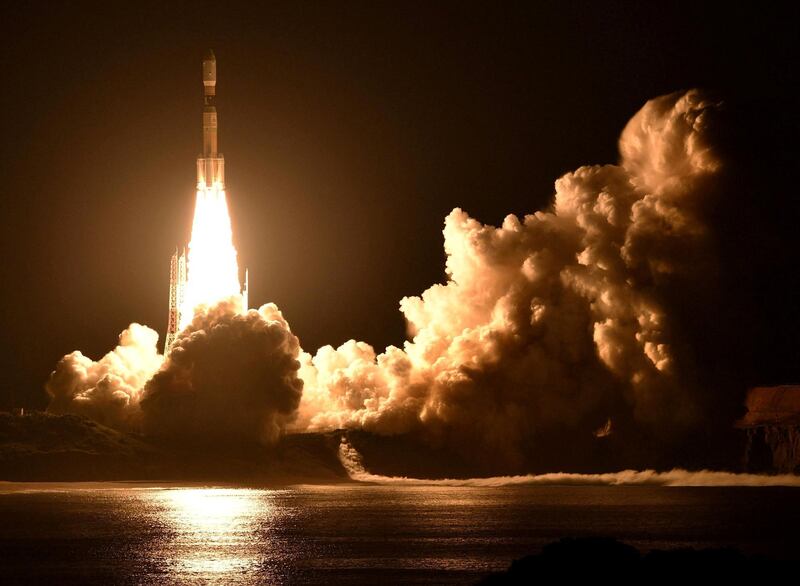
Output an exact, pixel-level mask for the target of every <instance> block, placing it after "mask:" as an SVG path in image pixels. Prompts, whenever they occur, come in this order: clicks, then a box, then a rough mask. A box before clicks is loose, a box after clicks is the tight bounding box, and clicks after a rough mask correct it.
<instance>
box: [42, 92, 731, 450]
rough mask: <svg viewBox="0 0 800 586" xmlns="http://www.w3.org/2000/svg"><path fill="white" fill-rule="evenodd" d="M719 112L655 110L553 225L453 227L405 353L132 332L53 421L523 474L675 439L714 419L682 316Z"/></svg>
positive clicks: (208, 334) (215, 332) (543, 218)
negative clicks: (383, 443)
mask: <svg viewBox="0 0 800 586" xmlns="http://www.w3.org/2000/svg"><path fill="white" fill-rule="evenodd" d="M720 107H721V106H720V104H719V103H718V102H716V101H714V100H711V99H709V98H707V97H706V96H704V95H703V94H702V93H700V92H698V91H689V92H687V93H676V94H671V95H668V96H663V97H660V98H657V99H654V100H651V101H650V102H648V103H647V104H646V105H645V106H644V107H643V108H642V109H641V110H640V111H639V112H638V113H637V114H636V115H635V116H634V117H633V118H632V119H631V121H630V122H629V123H628V125H627V126H626V128H625V129H624V131H623V133H622V135H621V137H620V140H619V149H620V154H621V160H620V162H619V164H616V165H602V166H585V167H581V168H579V169H578V170H576V171H574V172H572V173H567V174H566V175H564V176H563V177H561V178H560V179H558V181H556V184H555V196H554V201H553V203H552V205H551V206H550V207H549V208H548V209H547V210H545V211H538V212H535V213H533V214H531V215H528V216H525V217H524V218H518V217H516V216H513V215H509V216H508V217H506V219H505V220H504V222H503V224H502V226H500V227H499V228H498V227H493V226H487V225H483V224H481V223H479V222H478V221H476V220H474V219H472V218H470V217H469V216H468V215H467V213H466V212H464V211H462V210H460V209H455V210H453V211H452V212H451V213H450V214H449V215H448V216H447V218H446V220H445V227H444V246H445V251H446V253H447V264H446V273H447V282H446V283H445V284H436V285H433V286H432V287H430V288H429V289H428V290H426V291H425V292H423V293H422V295H421V296H419V297H406V298H404V299H403V300H402V301H401V302H400V309H401V311H402V312H403V314H404V316H405V318H406V320H407V322H408V329H409V332H410V334H411V335H412V336H413V338H412V339H411V340H410V341H407V342H405V344H404V346H403V348H402V349H401V348H398V347H394V346H391V347H389V348H387V349H386V350H384V351H383V352H380V353H377V352H375V350H374V349H373V348H372V347H371V346H369V345H368V344H365V343H362V342H356V341H353V340H351V341H349V342H347V343H345V344H343V345H342V346H340V347H339V348H333V347H331V346H325V347H323V348H320V349H319V350H318V351H317V352H316V354H314V355H313V356H312V355H311V354H309V353H305V352H302V351H301V350H300V347H299V344H298V341H297V338H296V337H295V336H294V335H293V334H292V333H291V331H290V329H289V326H288V324H287V323H286V321H285V320H284V319H283V317H282V316H281V314H280V312H279V311H278V310H277V308H276V307H275V306H274V305H267V306H264V307H262V308H261V309H260V310H258V312H255V311H253V310H251V311H250V312H249V313H248V314H246V315H245V316H241V315H238V314H237V312H236V311H234V309H233V308H232V307H231V306H230V304H222V305H220V306H219V307H216V308H212V309H211V310H207V311H205V312H201V313H200V314H198V315H197V316H196V317H195V319H194V321H193V323H192V325H191V326H190V327H189V328H188V329H187V330H186V331H185V332H184V333H183V334H182V335H181V337H180V338H179V340H178V342H177V344H176V346H175V349H174V350H173V352H172V354H171V356H170V357H169V358H168V359H167V360H166V361H164V359H163V358H162V357H161V356H159V355H158V354H157V352H156V335H155V332H153V331H152V330H149V329H148V328H145V327H143V326H139V325H137V324H134V325H132V326H131V327H130V328H129V329H128V330H126V332H124V333H123V334H122V336H121V337H120V346H119V347H118V348H117V349H116V350H114V351H113V352H112V353H110V354H108V355H107V356H105V357H104V358H103V359H101V360H100V361H99V362H92V361H91V360H89V359H88V358H86V357H84V356H83V355H81V354H80V353H78V352H76V353H73V354H70V355H68V356H66V357H64V359H62V361H61V362H60V363H59V365H58V366H57V368H56V371H55V372H54V373H53V375H52V376H51V379H50V381H49V382H48V384H47V390H48V392H49V393H50V395H51V397H52V402H51V405H50V410H52V411H56V412H77V413H83V414H86V415H88V416H90V417H93V418H95V419H98V420H99V421H102V422H105V423H109V424H112V425H115V426H118V427H135V426H139V427H141V428H143V429H144V430H146V431H147V432H148V433H150V434H155V435H164V436H170V437H176V436H194V435H198V434H205V433H211V434H213V435H218V436H226V435H228V434H233V435H240V434H244V435H246V436H247V437H251V438H259V439H262V440H267V441H269V440H272V439H274V438H275V437H276V436H277V434H278V433H280V432H281V431H282V430H284V429H285V428H286V426H287V425H289V424H290V423H291V422H292V421H293V420H295V419H296V420H295V421H294V422H293V423H291V426H290V429H293V430H312V431H313V430H329V429H337V428H360V429H365V430H368V431H373V432H376V433H379V434H399V433H414V434H420V435H421V436H422V437H425V438H426V439H428V440H430V441H431V442H433V443H435V444H438V445H445V446H452V447H453V448H454V449H456V450H460V451H462V452H469V453H470V454H472V455H473V456H474V457H475V458H476V459H493V458H500V459H507V460H508V461H509V462H511V463H515V462H516V463H518V462H521V461H523V460H524V451H525V449H526V448H525V446H529V445H530V444H531V443H535V442H536V441H538V439H540V438H553V437H569V436H576V435H577V436H581V437H583V436H591V435H592V434H593V433H594V432H595V431H596V430H599V429H601V428H603V427H604V426H605V427H606V431H608V430H609V427H608V425H607V424H608V422H609V421H611V427H610V429H613V430H615V431H616V430H617V429H620V428H622V429H624V428H636V429H646V430H648V433H651V434H652V435H653V437H671V436H672V435H674V434H679V433H680V432H681V430H684V429H687V428H689V427H691V426H692V425H694V424H695V423H696V422H698V421H700V420H702V417H703V409H704V408H705V405H704V399H703V393H702V392H701V391H700V386H701V385H700V384H699V383H698V379H697V375H696V372H695V368H694V367H693V366H692V365H693V360H692V359H691V356H692V348H691V345H690V343H689V341H690V338H691V336H690V335H688V334H687V333H686V331H685V328H684V326H685V320H683V319H679V318H676V317H675V315H676V312H675V311H674V308H675V307H676V306H678V305H680V304H681V303H682V302H683V300H684V299H686V298H694V299H695V300H696V302H697V303H701V302H702V301H703V299H704V297H703V291H707V290H709V289H713V286H714V285H713V282H714V270H713V266H714V262H715V261H714V248H713V246H712V245H711V240H710V236H709V226H708V222H707V220H706V218H707V210H708V209H709V208H710V207H713V205H714V202H715V199H714V198H715V197H716V196H717V192H716V191H715V180H716V176H717V174H718V173H719V171H720V169H721V168H722V167H723V161H722V160H721V158H720V154H719V152H718V151H717V149H716V148H715V144H714V142H713V140H712V136H713V132H712V131H713V128H714V121H715V114H716V113H717V112H718V111H719V109H720ZM698 281H702V282H703V287H702V291H701V290H700V289H698V288H697V286H696V285H695V284H696V283H697V282H698ZM693 287H695V288H693ZM695 293H696V295H695ZM298 361H299V362H298ZM148 381H149V382H148ZM301 395H302V399H301Z"/></svg>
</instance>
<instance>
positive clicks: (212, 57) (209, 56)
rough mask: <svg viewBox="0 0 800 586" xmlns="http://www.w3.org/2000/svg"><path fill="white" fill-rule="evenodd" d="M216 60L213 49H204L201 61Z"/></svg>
mask: <svg viewBox="0 0 800 586" xmlns="http://www.w3.org/2000/svg"><path fill="white" fill-rule="evenodd" d="M216 60H217V58H216V56H215V55H214V51H212V50H211V49H209V50H208V51H206V54H205V55H203V61H216Z"/></svg>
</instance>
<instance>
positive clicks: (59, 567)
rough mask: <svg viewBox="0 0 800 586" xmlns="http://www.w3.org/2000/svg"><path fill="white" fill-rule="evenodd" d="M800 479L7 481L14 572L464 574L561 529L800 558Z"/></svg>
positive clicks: (349, 580) (409, 579)
mask: <svg viewBox="0 0 800 586" xmlns="http://www.w3.org/2000/svg"><path fill="white" fill-rule="evenodd" d="M798 526H800V489H796V488H780V487H770V488H749V487H724V488H709V487H702V488H698V487H694V488H692V487H663V486H509V487H500V488H497V487H494V488H482V487H452V486H370V485H363V484H361V485H359V484H354V485H336V486H297V487H291V488H285V489H277V490H274V489H252V488H230V487H218V488H213V487H175V486H170V487H153V486H141V485H135V484H131V485H119V484H116V485H102V484H91V485H81V484H64V485H14V484H0V565H2V568H3V576H4V579H6V580H9V581H11V582H12V583H13V582H14V581H17V582H21V581H22V580H23V579H31V578H33V579H38V580H51V581H53V582H54V583H58V584H63V583H70V582H81V583H87V582H90V583H108V582H115V583H120V582H122V583H132V584H133V583H135V584H187V583H188V584H256V583H275V584H282V583H291V584H322V583H325V584H376V583H380V582H383V583H391V584H399V583H436V584H442V583H454V584H465V583H466V584H468V583H471V582H473V581H475V580H476V579H478V578H480V577H481V576H483V575H485V574H486V573H487V572H489V571H492V570H498V569H504V568H505V567H507V566H508V564H509V562H510V561H511V560H512V559H514V558H518V557H521V556H523V555H526V554H529V553H535V552H536V551H538V550H539V549H540V548H541V547H542V545H544V544H545V543H548V542H550V541H553V540H557V539H559V538H561V537H565V536H595V535H603V536H612V537H616V538H618V539H621V540H624V541H626V542H628V543H630V544H632V545H634V546H636V547H638V548H640V549H642V550H650V549H654V548H672V547H684V546H690V547H719V546H733V547H737V548H739V549H741V550H743V551H745V552H747V553H750V554H761V555H768V556H771V557H779V558H786V559H789V558H791V559H797V558H798V557H800V536H799V535H798V531H797V530H796V528H797V527H798Z"/></svg>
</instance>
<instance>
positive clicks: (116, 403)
mask: <svg viewBox="0 0 800 586" xmlns="http://www.w3.org/2000/svg"><path fill="white" fill-rule="evenodd" d="M157 342H158V333H157V332H155V331H153V330H151V329H150V328H148V327H146V326H142V325H139V324H136V323H134V324H131V325H130V327H128V329H127V330H125V331H124V332H122V333H121V334H120V336H119V345H118V346H117V347H116V348H115V349H114V350H112V351H111V352H109V353H108V354H106V355H105V356H103V358H101V359H100V360H98V361H97V362H94V361H93V360H91V359H90V358H87V357H86V356H84V355H83V354H81V353H80V352H78V351H76V352H73V353H72V354H67V355H66V356H64V358H62V359H61V360H60V361H59V363H58V365H57V366H56V369H55V371H54V372H53V373H52V374H51V375H50V380H49V381H48V382H47V385H46V387H45V388H46V390H47V393H48V394H49V395H50V406H49V407H48V411H50V412H52V413H77V414H79V415H84V416H86V417H89V418H90V419H94V420H95V421H99V422H100V423H103V424H104V425H108V426H110V427H115V428H118V429H135V428H138V426H139V425H140V423H141V417H140V415H141V412H140V410H139V401H140V399H141V396H142V390H143V389H144V385H145V383H146V382H147V381H148V380H149V379H150V377H152V376H153V375H154V374H155V373H156V371H157V370H158V369H159V368H160V367H161V365H162V363H163V361H164V357H163V356H161V355H160V354H159V353H158V349H157V347H156V345H157Z"/></svg>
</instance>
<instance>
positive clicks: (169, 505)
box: [140, 488, 275, 583]
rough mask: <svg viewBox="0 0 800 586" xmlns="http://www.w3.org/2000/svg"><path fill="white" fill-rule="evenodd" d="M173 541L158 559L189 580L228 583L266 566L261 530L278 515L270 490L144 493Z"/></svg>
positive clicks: (196, 490)
mask: <svg viewBox="0 0 800 586" xmlns="http://www.w3.org/2000/svg"><path fill="white" fill-rule="evenodd" d="M140 496H142V497H144V498H145V499H147V500H148V501H149V502H148V505H149V507H148V508H149V509H150V512H151V514H155V515H157V516H158V517H159V518H158V519H157V522H159V524H163V525H165V526H166V527H165V529H167V534H168V535H169V538H168V539H167V540H165V542H164V543H163V546H162V547H161V551H159V552H157V553H156V555H155V556H154V557H158V558H161V560H162V561H163V562H164V563H165V564H166V565H167V567H168V568H169V571H170V573H171V574H173V575H175V576H180V577H182V578H183V579H185V580H193V579H197V580H199V579H202V580H203V581H205V582H209V581H211V582H216V581H219V582H225V583H230V582H231V581H233V580H235V579H236V577H237V576H239V577H242V578H243V577H245V576H247V575H252V573H253V572H254V571H256V570H258V569H260V568H261V567H262V566H265V565H266V564H264V563H263V562H264V555H265V553H267V552H268V548H265V547H264V545H265V543H264V542H265V540H267V539H268V536H267V535H264V534H263V532H262V531H261V530H262V529H265V528H266V529H268V528H269V526H270V521H271V520H272V518H273V517H274V515H275V507H274V505H273V503H272V500H271V498H270V495H269V492H268V491H265V490H249V489H232V488H185V489H168V490H161V491H154V492H148V493H143V494H141V495H140Z"/></svg>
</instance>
